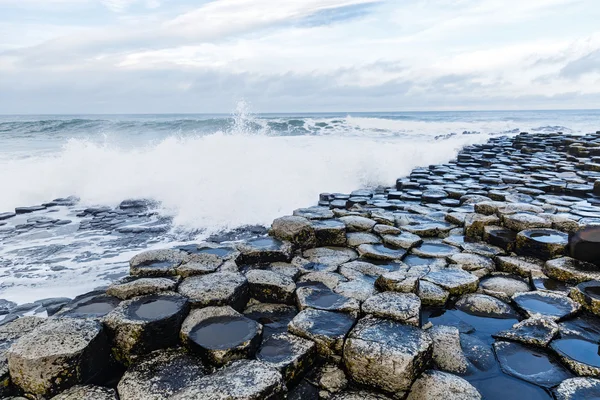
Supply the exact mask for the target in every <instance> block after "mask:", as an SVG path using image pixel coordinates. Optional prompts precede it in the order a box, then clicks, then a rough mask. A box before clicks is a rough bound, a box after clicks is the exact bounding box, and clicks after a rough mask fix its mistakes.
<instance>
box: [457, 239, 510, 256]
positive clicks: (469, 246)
mask: <svg viewBox="0 0 600 400" xmlns="http://www.w3.org/2000/svg"><path fill="white" fill-rule="evenodd" d="M460 248H461V249H463V251H464V252H465V253H472V254H478V255H480V256H483V257H490V258H493V257H496V256H499V255H504V254H505V252H504V250H502V249H501V248H500V247H496V246H492V245H490V244H487V243H481V242H477V243H471V242H465V243H462V244H461V245H460Z"/></svg>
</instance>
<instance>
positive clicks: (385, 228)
mask: <svg viewBox="0 0 600 400" xmlns="http://www.w3.org/2000/svg"><path fill="white" fill-rule="evenodd" d="M373 232H375V233H376V234H378V235H382V236H387V235H389V236H395V235H399V234H401V233H402V231H401V230H400V229H398V228H396V227H395V226H390V225H386V224H377V225H375V226H374V227H373Z"/></svg>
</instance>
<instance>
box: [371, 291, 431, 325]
mask: <svg viewBox="0 0 600 400" xmlns="http://www.w3.org/2000/svg"><path fill="white" fill-rule="evenodd" d="M361 308H362V312H363V313H364V314H367V315H372V316H374V317H379V318H389V319H393V320H396V321H399V322H403V323H405V324H407V325H414V326H417V327H419V326H420V312H421V300H420V299H419V297H418V296H417V295H415V294H413V293H396V292H385V293H379V294H376V295H374V296H371V297H369V298H368V299H367V300H366V301H365V302H364V303H363V304H362V307H361Z"/></svg>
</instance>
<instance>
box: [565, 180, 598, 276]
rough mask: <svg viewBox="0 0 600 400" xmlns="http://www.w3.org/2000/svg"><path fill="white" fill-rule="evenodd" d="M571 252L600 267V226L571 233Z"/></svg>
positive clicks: (578, 257) (576, 256)
mask: <svg viewBox="0 0 600 400" xmlns="http://www.w3.org/2000/svg"><path fill="white" fill-rule="evenodd" d="M598 182H600V181H598ZM598 182H597V183H598ZM580 223H581V221H580ZM596 225H597V224H596ZM569 254H570V255H571V257H573V258H576V259H578V260H582V261H586V262H590V263H594V264H596V265H597V266H598V267H599V268H600V228H599V227H598V226H588V227H586V228H584V229H582V230H580V231H578V232H575V233H574V234H573V235H571V237H570V238H569Z"/></svg>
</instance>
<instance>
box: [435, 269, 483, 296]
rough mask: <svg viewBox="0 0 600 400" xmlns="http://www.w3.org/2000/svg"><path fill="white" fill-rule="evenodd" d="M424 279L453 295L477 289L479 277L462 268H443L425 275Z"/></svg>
mask: <svg viewBox="0 0 600 400" xmlns="http://www.w3.org/2000/svg"><path fill="white" fill-rule="evenodd" d="M423 280H425V281H428V282H431V283H435V284H436V285H438V286H440V287H442V288H443V289H445V290H447V291H448V292H450V294H453V295H460V294H465V293H470V292H474V291H476V290H477V284H478V283H479V279H478V278H477V277H476V276H475V275H473V274H470V273H468V272H466V271H463V270H461V269H451V268H447V269H443V270H439V271H433V272H430V273H428V274H427V275H425V277H424V278H423Z"/></svg>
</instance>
